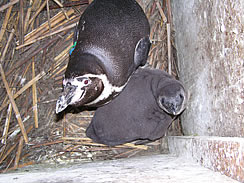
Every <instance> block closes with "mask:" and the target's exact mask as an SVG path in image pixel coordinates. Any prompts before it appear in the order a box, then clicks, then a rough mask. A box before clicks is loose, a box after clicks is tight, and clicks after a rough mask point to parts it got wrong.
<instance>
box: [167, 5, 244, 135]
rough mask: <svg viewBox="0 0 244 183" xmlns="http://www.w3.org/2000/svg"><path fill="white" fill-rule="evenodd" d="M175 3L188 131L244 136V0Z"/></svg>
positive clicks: (186, 129) (183, 118)
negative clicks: (187, 95) (187, 94)
mask: <svg viewBox="0 0 244 183" xmlns="http://www.w3.org/2000/svg"><path fill="white" fill-rule="evenodd" d="M171 3H172V14H173V23H174V28H175V31H176V37H175V41H176V48H177V52H178V62H179V63H178V65H179V69H180V79H181V81H182V82H183V83H184V84H185V86H186V88H187V89H188V91H189V103H188V107H187V110H186V111H185V112H184V114H183V115H182V123H183V124H182V125H183V131H184V133H185V135H208V136H244V116H243V114H244V72H243V71H244V61H243V59H244V1H243V0H235V1H232V0H215V1H211V0H207V1H206V0H173V1H171Z"/></svg>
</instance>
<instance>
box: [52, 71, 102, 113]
mask: <svg viewBox="0 0 244 183" xmlns="http://www.w3.org/2000/svg"><path fill="white" fill-rule="evenodd" d="M103 88H104V86H103V82H102V80H101V79H99V78H97V77H90V76H89V75H84V76H78V77H74V78H68V79H67V78H65V79H64V80H63V93H62V94H61V96H60V97H59V98H58V100H57V103H56V113H60V112H61V111H63V110H64V109H65V108H66V107H68V106H69V105H72V106H75V107H76V106H82V105H85V104H86V103H89V102H91V101H93V100H95V99H96V98H97V97H98V96H99V95H100V94H101V93H102V91H103Z"/></svg>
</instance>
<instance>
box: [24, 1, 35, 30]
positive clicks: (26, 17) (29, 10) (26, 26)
mask: <svg viewBox="0 0 244 183" xmlns="http://www.w3.org/2000/svg"><path fill="white" fill-rule="evenodd" d="M32 4H33V3H32V1H30V4H29V7H28V9H27V12H26V15H25V24H24V34H26V33H27V31H28V26H29V20H30V15H31V10H32Z"/></svg>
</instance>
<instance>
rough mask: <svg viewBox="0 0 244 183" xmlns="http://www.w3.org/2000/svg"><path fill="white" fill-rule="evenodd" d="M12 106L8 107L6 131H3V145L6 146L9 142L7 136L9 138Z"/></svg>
mask: <svg viewBox="0 0 244 183" xmlns="http://www.w3.org/2000/svg"><path fill="white" fill-rule="evenodd" d="M14 91H15V90H14V89H13V93H14ZM12 109H13V108H12V105H11V104H9V105H8V110H7V117H6V121H5V125H4V130H3V136H2V138H3V139H2V141H1V142H2V144H6V141H7V136H8V131H9V125H10V119H11V116H12Z"/></svg>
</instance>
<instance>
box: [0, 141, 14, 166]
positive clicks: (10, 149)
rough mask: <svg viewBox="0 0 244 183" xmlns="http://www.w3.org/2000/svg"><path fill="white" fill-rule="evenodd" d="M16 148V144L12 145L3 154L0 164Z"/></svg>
mask: <svg viewBox="0 0 244 183" xmlns="http://www.w3.org/2000/svg"><path fill="white" fill-rule="evenodd" d="M16 146H17V143H16V144H14V145H12V146H11V147H10V148H9V149H8V151H7V152H6V153H5V154H4V156H3V157H2V159H1V160H0V164H1V163H2V162H3V161H4V160H5V159H6V158H7V157H8V155H9V154H10V153H11V152H12V151H13V150H14V149H15V147H16Z"/></svg>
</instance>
